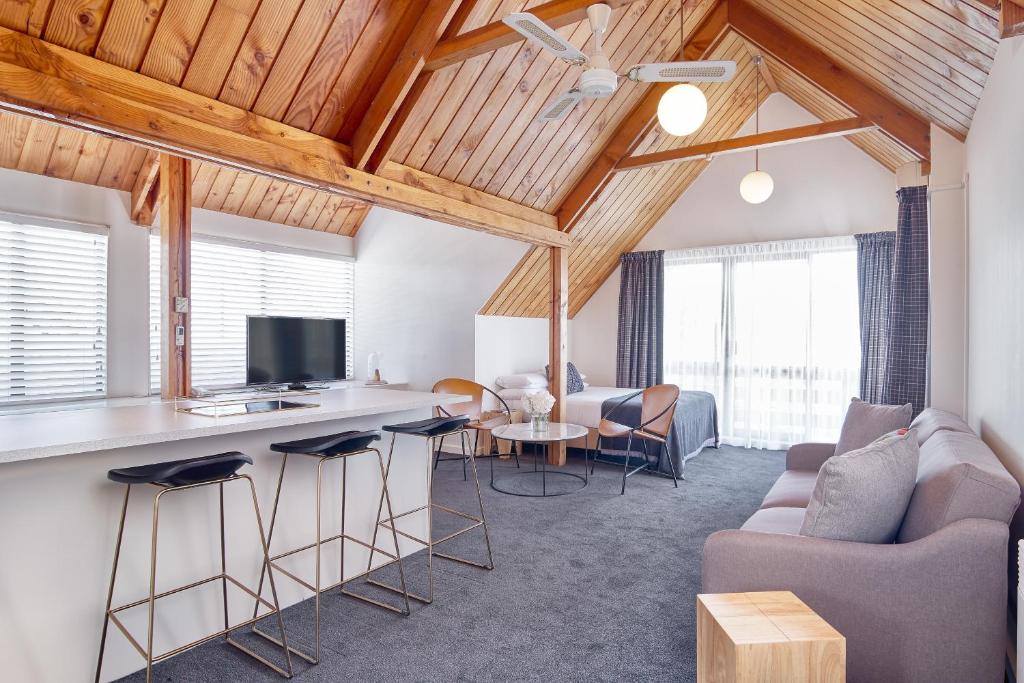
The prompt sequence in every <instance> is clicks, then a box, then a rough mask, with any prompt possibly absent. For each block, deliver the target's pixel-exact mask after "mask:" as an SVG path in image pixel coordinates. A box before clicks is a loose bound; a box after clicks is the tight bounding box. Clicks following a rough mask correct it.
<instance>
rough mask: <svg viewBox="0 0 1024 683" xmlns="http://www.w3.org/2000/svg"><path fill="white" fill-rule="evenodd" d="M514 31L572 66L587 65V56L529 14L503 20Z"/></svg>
mask: <svg viewBox="0 0 1024 683" xmlns="http://www.w3.org/2000/svg"><path fill="white" fill-rule="evenodd" d="M502 21H503V22H505V24H507V25H508V26H509V27H510V28H512V30H514V31H517V32H518V33H520V34H522V35H523V36H524V37H525V38H526V39H527V40H532V41H533V42H534V43H536V44H538V45H540V46H541V47H543V48H544V49H545V50H547V51H548V52H550V53H551V54H553V55H555V56H556V57H558V58H560V59H564V60H565V61H567V62H569V63H570V64H586V62H587V56H586V55H585V54H583V53H582V52H580V51H579V50H578V49H576V47H575V46H573V44H572V43H570V42H569V41H567V40H566V39H565V38H563V37H562V36H560V35H558V31H556V30H555V29H553V28H551V27H550V26H548V25H547V24H545V23H544V22H543V21H541V20H540V19H538V18H537V17H535V16H533V15H532V14H530V13H529V12H516V13H515V14H510V15H508V16H507V17H505V18H504V19H502Z"/></svg>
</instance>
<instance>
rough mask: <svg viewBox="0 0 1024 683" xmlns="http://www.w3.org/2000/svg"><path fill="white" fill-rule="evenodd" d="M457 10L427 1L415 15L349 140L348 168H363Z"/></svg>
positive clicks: (453, 4) (451, 0)
mask: <svg viewBox="0 0 1024 683" xmlns="http://www.w3.org/2000/svg"><path fill="white" fill-rule="evenodd" d="M458 8H459V0H429V1H428V2H427V4H426V7H424V8H423V11H422V12H421V13H420V14H419V18H418V21H417V22H416V25H415V27H414V28H413V30H412V34H411V35H410V36H409V39H408V40H407V41H406V43H405V46H404V47H403V48H402V51H401V52H400V53H399V55H398V57H397V58H396V59H395V62H394V64H392V65H391V69H390V70H389V71H388V75H387V77H386V78H385V79H384V83H383V85H382V86H381V88H380V90H379V91H378V92H377V95H376V96H375V97H374V98H373V101H372V102H371V103H370V107H369V109H367V110H366V114H365V115H364V116H363V118H362V121H360V122H359V127H358V128H357V129H356V132H355V134H354V135H353V136H352V165H353V166H355V167H356V168H358V169H365V168H367V166H368V164H369V163H370V157H371V156H372V155H373V152H374V150H375V149H376V147H377V145H378V144H379V143H380V141H381V138H382V137H383V136H384V134H385V132H386V131H387V128H388V125H390V123H391V121H392V119H394V117H395V115H396V114H397V113H398V110H399V108H400V107H401V106H402V102H403V101H404V100H405V98H406V97H407V96H408V94H409V93H410V91H411V90H412V89H413V85H414V84H415V82H416V79H417V78H418V77H419V75H420V72H421V71H422V70H423V65H424V64H425V63H426V60H427V56H428V55H429V54H430V51H431V50H432V49H433V48H434V46H435V45H437V42H438V41H439V40H440V39H441V36H442V35H443V34H444V32H445V30H446V29H447V28H448V24H449V22H451V20H452V18H453V17H454V16H455V14H456V11H457V10H458ZM374 170H375V169H374Z"/></svg>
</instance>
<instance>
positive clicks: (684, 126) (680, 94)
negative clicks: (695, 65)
mask: <svg viewBox="0 0 1024 683" xmlns="http://www.w3.org/2000/svg"><path fill="white" fill-rule="evenodd" d="M707 116H708V99H707V98H706V97H705V96H704V91H703V90H701V89H700V88H698V87H697V86H695V85H693V84H691V83H680V84H679V85H673V86H672V87H671V88H669V89H668V90H666V91H665V94H664V95H662V96H661V100H660V101H659V102H658V123H660V124H661V127H662V128H664V129H665V132H666V133H668V134H669V135H689V134H690V133H693V132H694V131H696V130H697V129H698V128H700V127H701V124H703V123H704V119H706V118H707Z"/></svg>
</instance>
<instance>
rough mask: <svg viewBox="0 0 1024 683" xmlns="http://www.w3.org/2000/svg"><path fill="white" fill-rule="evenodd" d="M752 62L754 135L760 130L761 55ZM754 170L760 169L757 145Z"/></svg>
mask: <svg viewBox="0 0 1024 683" xmlns="http://www.w3.org/2000/svg"><path fill="white" fill-rule="evenodd" d="M754 64H756V65H757V74H756V76H755V77H754V83H755V85H754V135H757V134H758V133H760V132H761V107H759V106H758V105H759V104H760V103H761V55H758V56H757V57H755V58H754ZM754 170H755V171H760V170H761V165H760V158H759V157H758V149H757V147H755V148H754Z"/></svg>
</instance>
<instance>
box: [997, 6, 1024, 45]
mask: <svg viewBox="0 0 1024 683" xmlns="http://www.w3.org/2000/svg"><path fill="white" fill-rule="evenodd" d="M999 36H1000V37H1001V38H1013V37H1016V36H1024V1H1022V0H1002V6H1001V7H1000V8H999Z"/></svg>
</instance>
